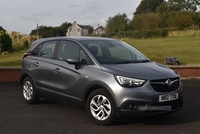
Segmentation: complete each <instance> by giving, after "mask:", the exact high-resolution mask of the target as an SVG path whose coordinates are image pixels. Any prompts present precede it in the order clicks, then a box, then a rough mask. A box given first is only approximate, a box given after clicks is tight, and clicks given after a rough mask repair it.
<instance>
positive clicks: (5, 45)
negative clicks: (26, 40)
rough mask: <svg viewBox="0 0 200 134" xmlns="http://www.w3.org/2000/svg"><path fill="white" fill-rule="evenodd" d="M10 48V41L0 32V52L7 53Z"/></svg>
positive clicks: (6, 35)
mask: <svg viewBox="0 0 200 134" xmlns="http://www.w3.org/2000/svg"><path fill="white" fill-rule="evenodd" d="M11 48H12V39H11V38H10V36H9V35H8V34H6V33H4V32H1V31H0V52H3V51H9V50H10V49H11Z"/></svg>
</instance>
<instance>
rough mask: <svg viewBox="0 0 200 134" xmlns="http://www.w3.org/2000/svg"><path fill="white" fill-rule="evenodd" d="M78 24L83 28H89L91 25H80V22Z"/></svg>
mask: <svg viewBox="0 0 200 134" xmlns="http://www.w3.org/2000/svg"><path fill="white" fill-rule="evenodd" d="M78 26H79V27H81V28H82V29H89V26H88V25H79V24H78Z"/></svg>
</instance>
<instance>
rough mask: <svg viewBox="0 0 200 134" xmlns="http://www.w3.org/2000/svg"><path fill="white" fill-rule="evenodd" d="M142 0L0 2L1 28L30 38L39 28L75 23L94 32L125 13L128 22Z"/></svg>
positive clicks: (18, 0) (25, 0)
mask: <svg viewBox="0 0 200 134" xmlns="http://www.w3.org/2000/svg"><path fill="white" fill-rule="evenodd" d="M140 1H141V0H0V26H2V27H3V28H4V29H5V30H7V32H11V31H19V32H20V33H21V34H29V33H30V32H31V30H33V29H36V27H37V24H38V25H39V26H42V25H43V26H52V27H56V26H60V25H61V24H62V23H64V22H69V23H73V22H74V21H76V22H77V23H78V24H81V25H90V26H93V27H94V28H96V27H97V26H98V24H99V25H102V26H106V21H107V20H108V18H109V17H114V16H115V15H117V14H118V13H120V14H123V13H125V14H126V15H127V16H128V18H129V19H132V18H133V13H134V12H135V10H136V8H137V7H138V5H139V4H140Z"/></svg>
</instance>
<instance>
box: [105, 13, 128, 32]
mask: <svg viewBox="0 0 200 134" xmlns="http://www.w3.org/2000/svg"><path fill="white" fill-rule="evenodd" d="M129 21H130V20H129V19H128V17H127V15H126V14H125V13H123V14H117V15H115V16H114V17H109V18H108V20H107V23H106V29H107V32H108V33H116V32H120V31H126V30H127V28H128V23H129Z"/></svg>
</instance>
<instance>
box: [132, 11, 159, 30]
mask: <svg viewBox="0 0 200 134" xmlns="http://www.w3.org/2000/svg"><path fill="white" fill-rule="evenodd" d="M160 23H161V18H160V16H159V14H157V13H146V14H138V15H135V16H134V18H133V20H132V27H133V29H134V30H149V29H156V28H159V26H160Z"/></svg>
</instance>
